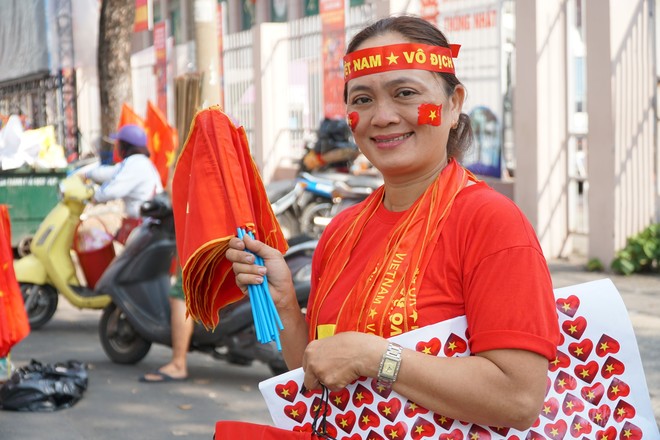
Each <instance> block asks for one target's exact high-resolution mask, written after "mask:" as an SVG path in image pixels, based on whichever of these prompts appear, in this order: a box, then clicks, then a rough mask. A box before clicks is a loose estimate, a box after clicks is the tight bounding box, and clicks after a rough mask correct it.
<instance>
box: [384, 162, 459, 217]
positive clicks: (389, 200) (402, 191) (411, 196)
mask: <svg viewBox="0 0 660 440" xmlns="http://www.w3.org/2000/svg"><path fill="white" fill-rule="evenodd" d="M446 166H447V163H446V162H443V163H440V164H438V166H436V167H435V168H433V169H432V170H431V171H429V172H428V173H425V174H423V175H421V176H416V177H415V178H413V179H406V180H399V179H388V178H387V177H385V195H384V196H383V204H384V205H385V208H386V209H387V210H388V211H393V212H399V211H405V210H407V209H408V208H410V207H411V206H412V205H413V204H414V203H415V201H417V199H419V197H420V196H421V195H422V194H424V191H426V189H427V188H428V187H429V186H430V185H431V184H432V183H433V181H434V180H435V179H436V178H437V177H438V174H440V172H441V171H442V170H443V169H444V168H445V167H446Z"/></svg>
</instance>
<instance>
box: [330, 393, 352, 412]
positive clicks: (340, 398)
mask: <svg viewBox="0 0 660 440" xmlns="http://www.w3.org/2000/svg"><path fill="white" fill-rule="evenodd" d="M350 399H351V393H350V392H349V391H348V390H347V389H346V388H342V389H341V390H339V391H333V392H331V393H330V395H329V396H328V401H329V402H330V403H331V404H333V405H334V406H336V407H337V408H339V409H340V410H341V411H343V410H345V409H346V405H348V401H349V400H350Z"/></svg>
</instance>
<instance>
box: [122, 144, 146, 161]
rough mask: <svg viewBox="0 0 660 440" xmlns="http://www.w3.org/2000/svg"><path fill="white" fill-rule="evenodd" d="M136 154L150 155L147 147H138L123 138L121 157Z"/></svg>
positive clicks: (124, 157)
mask: <svg viewBox="0 0 660 440" xmlns="http://www.w3.org/2000/svg"><path fill="white" fill-rule="evenodd" d="M134 154H144V155H145V156H147V157H149V150H148V149H147V147H138V146H137V145H133V144H131V143H130V142H126V141H121V140H120V141H119V157H121V158H122V159H126V158H127V157H128V156H132V155H134Z"/></svg>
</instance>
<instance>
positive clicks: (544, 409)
mask: <svg viewBox="0 0 660 440" xmlns="http://www.w3.org/2000/svg"><path fill="white" fill-rule="evenodd" d="M550 411H552V409H551V408H550V407H549V406H544V407H543V412H544V413H546V414H550Z"/></svg>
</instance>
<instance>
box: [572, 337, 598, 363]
mask: <svg viewBox="0 0 660 440" xmlns="http://www.w3.org/2000/svg"><path fill="white" fill-rule="evenodd" d="M593 348H594V343H593V342H591V340H590V339H588V338H587V339H583V340H582V341H580V342H571V343H570V344H568V352H569V353H570V354H571V356H573V357H575V358H577V359H579V360H581V361H583V362H584V361H586V360H587V358H588V357H589V355H590V354H591V350H593Z"/></svg>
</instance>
